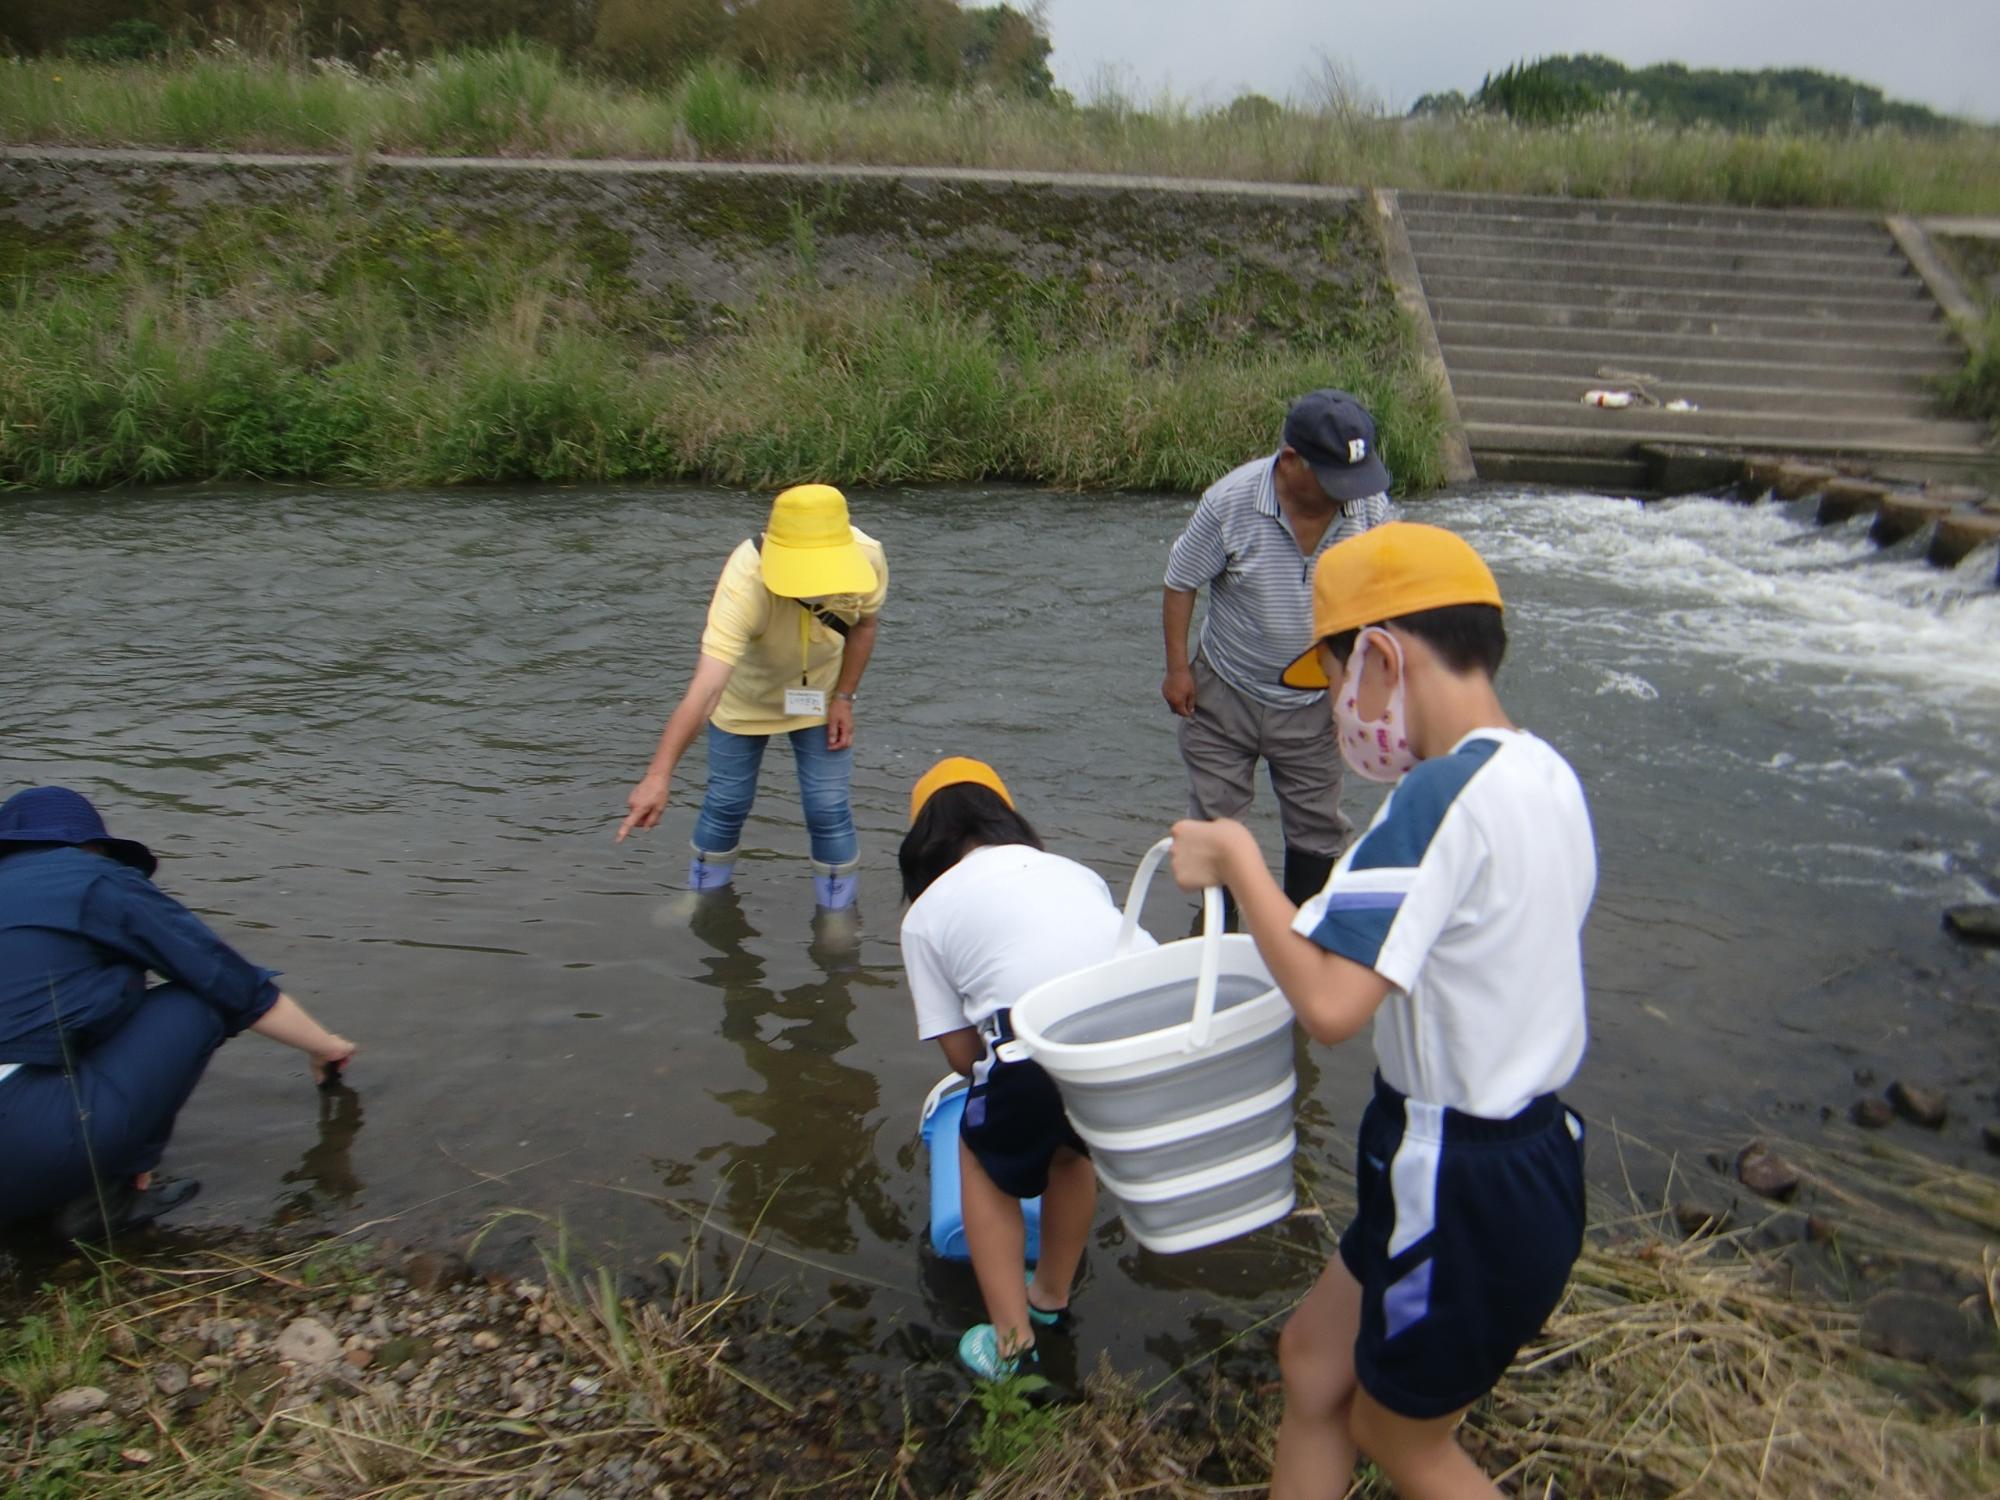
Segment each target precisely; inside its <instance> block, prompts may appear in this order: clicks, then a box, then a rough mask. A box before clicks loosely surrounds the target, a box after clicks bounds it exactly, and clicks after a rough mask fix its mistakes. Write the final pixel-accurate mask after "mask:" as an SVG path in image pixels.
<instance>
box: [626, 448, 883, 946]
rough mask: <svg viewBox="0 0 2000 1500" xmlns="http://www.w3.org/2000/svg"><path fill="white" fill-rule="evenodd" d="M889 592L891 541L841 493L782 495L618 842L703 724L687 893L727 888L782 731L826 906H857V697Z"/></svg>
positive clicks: (827, 488)
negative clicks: (886, 546) (700, 786)
mask: <svg viewBox="0 0 2000 1500" xmlns="http://www.w3.org/2000/svg"><path fill="white" fill-rule="evenodd" d="M888 595H889V564H888V561H887V559H886V558H885V557H884V556H883V553H882V544H881V543H880V542H878V541H876V540H875V539H874V538H873V537H871V536H869V535H868V534H867V533H865V532H863V531H862V530H861V529H860V528H859V527H857V526H854V525H851V524H850V523H849V521H848V519H847V500H846V498H845V497H844V496H843V495H842V494H841V493H840V491H839V490H837V489H835V488H834V487H833V486H832V485H827V484H801V485H794V486H793V487H792V488H791V489H788V490H786V491H785V492H784V493H783V494H781V495H779V496H778V498H777V499H776V500H775V501H773V502H772V505H771V516H770V521H769V524H768V525H767V526H766V528H765V530H764V533H763V535H762V536H761V537H757V538H753V539H752V540H749V541H746V542H744V543H742V544H741V545H740V546H738V547H737V549H736V550H735V552H733V553H732V554H731V555H730V558H729V561H728V562H727V563H726V564H724V566H723V569H722V577H721V578H720V579H719V580H718V581H717V583H716V586H715V595H714V597H713V598H712V599H711V600H710V602H709V606H708V623H707V626H706V628H704V629H703V631H702V636H701V655H700V658H699V659H698V660H697V662H696V664H695V670H694V677H693V679H692V680H691V681H690V682H689V683H688V687H687V691H686V692H685V693H683V694H682V695H681V700H680V702H679V704H678V705H676V706H675V708H674V711H673V714H672V716H671V717H670V718H669V719H668V720H667V726H666V728H665V729H664V730H663V731H662V732H661V734H660V743H659V747H658V748H657V749H656V750H654V752H653V759H652V763H651V764H650V765H649V766H647V768H646V774H645V775H644V776H643V777H642V778H640V781H639V784H638V785H637V786H635V787H633V788H632V791H631V793H630V794H629V795H628V796H627V797H626V799H625V800H626V814H625V821H624V822H623V823H622V824H621V825H620V826H619V829H618V839H619V842H621V843H622V842H623V841H624V839H625V836H626V835H627V834H628V833H630V832H632V831H633V830H634V829H635V828H651V827H653V825H654V824H656V823H658V822H659V821H660V815H661V814H662V813H663V812H665V811H666V807H667V798H668V787H669V784H670V783H671V782H672V780H673V774H674V768H675V767H676V766H677V765H679V764H680V759H681V756H682V755H683V754H684V753H686V751H687V748H688V746H689V745H690V744H692V743H693V742H694V738H695V736H696V735H697V734H699V733H700V732H701V731H702V729H703V726H704V725H705V726H706V727H707V738H708V789H707V793H706V795H705V796H704V798H703V800H702V807H701V814H700V816H699V818H698V819H697V820H696V822H695V828H694V838H693V841H692V843H693V851H694V852H693V858H692V859H691V860H690V861H689V865H688V885H689V887H690V888H691V889H694V890H697V891H702V890H713V889H716V888H717V887H720V886H724V885H727V884H728V883H729V881H730V878H731V877H732V875H733V874H734V873H735V867H736V849H737V843H738V840H739V838H740V836H741V834H742V832H743V824H744V822H745V820H746V819H748V817H749V816H750V808H751V805H752V803H753V802H755V800H756V796H757V773H758V770H759V768H760V767H761V766H762V764H763V760H764V747H765V745H766V743H767V742H768V741H769V740H770V739H771V737H772V736H773V735H779V734H782V735H784V736H786V737H787V738H788V739H789V740H790V741H791V745H792V755H793V758H794V760H796V761H797V763H798V773H799V800H800V802H801V803H802V804H803V806H804V809H805V820H806V831H807V833H808V834H809V835H810V837H811V840H812V861H813V885H814V890H815V892H816V894H817V896H818V899H819V904H820V906H821V907H823V908H826V909H829V910H833V911H839V910H843V909H845V908H847V907H849V906H851V905H852V904H853V902H854V893H855V884H856V881H855V869H856V866H857V865H858V863H859V858H858V856H859V853H860V846H859V843H858V841H857V840H856V838H855V834H854V812H853V808H852V806H851V804H850V802H849V800H848V789H849V780H850V777H851V775H852V770H853V758H854V756H853V745H854V698H855V692H856V690H857V689H858V688H859V687H860V686H861V674H862V673H863V672H864V671H865V670H867V667H868V658H869V655H870V653H871V652H872V651H873V650H874V649H875V634H876V621H877V619H878V618H879V617H880V614H881V610H882V605H883V602H884V601H885V600H886V599H887V598H888Z"/></svg>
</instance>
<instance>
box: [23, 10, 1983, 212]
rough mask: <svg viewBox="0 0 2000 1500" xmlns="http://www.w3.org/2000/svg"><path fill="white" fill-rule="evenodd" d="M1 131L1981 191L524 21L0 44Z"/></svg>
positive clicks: (1208, 171) (1941, 208) (52, 138)
mask: <svg viewBox="0 0 2000 1500" xmlns="http://www.w3.org/2000/svg"><path fill="white" fill-rule="evenodd" d="M1273 110H1275V113H1274V112H1273ZM0 140H4V141H7V142H10V143H15V144H27V143H37V142H40V143H63V144H98V145H159V146H177V147H201V148H206V149H215V150H226V149H295V150H327V149H345V148H347V147H348V146H363V147H372V148H375V149H380V150H385V151H395V152H403V153H425V152H430V153H462V152H481V153H486V152H492V153H499V154H503V155H562V154H568V155H577V156H593V157H615V156H640V157H647V156H662V155H664V156H671V157H683V158H684V157H708V158H724V159H758V160H779V161H804V162H828V163H857V164H869V163H876V164H894V165H918V166H921V165H933V166H968V167H987V168H994V169H999V170H1017V171H1097V172H1127V173H1139V174H1147V175H1162V176H1174V177H1204V178H1228V179H1238V180H1256V181H1277V182H1304V183H1321V184H1335V185H1344V186H1355V187H1360V186H1379V187H1407V188H1446V189H1461V190H1466V191H1483V192H1501V193H1560V194H1567V195H1571V196H1576V197H1585V198H1655V199H1663V200H1668V201H1681V202H1722V203H1739V204H1748V205H1757V206H1768V207H1814V208H1856V209H1871V210H1879V211H1894V212H1903V213H1935V214H1978V213H1994V212H2000V130H1995V129H1993V128H1990V127H1981V126H1972V125H1968V126H1965V127H1964V128H1962V129H1959V130H1956V131H1947V132H1943V133H1938V134H1930V133H1926V134H1916V133H1911V132H1905V131H1900V130H1896V129H1892V128H1878V129H1872V130H1854V131H1843V132H1840V133H1826V134H1810V133H1803V132H1789V133H1788V132H1785V131H1776V130H1773V131H1768V132H1747V131H1729V130H1724V129H1720V128H1716V127H1711V126H1692V127H1675V126H1667V125H1660V124H1655V123H1651V122H1649V121H1647V120H1645V119H1643V118H1639V117H1636V116H1632V115H1628V114H1622V113H1601V114H1593V115H1588V116H1585V117H1582V118H1577V119H1565V120H1560V121H1557V122H1554V123H1546V124H1536V123H1523V122H1520V121H1515V120H1510V119H1507V118H1506V117H1504V116H1502V115H1497V114H1491V113H1486V112H1481V111H1470V112H1466V113H1463V114H1454V115H1439V116H1430V117H1424V118H1416V119H1403V118H1391V117H1388V116H1385V115H1383V114H1382V113H1380V112H1379V110H1376V109H1373V108H1370V107H1364V106H1363V105H1359V104H1357V103H1356V102H1355V100H1354V98H1353V97H1351V95H1344V94H1341V93H1339V91H1334V92H1333V93H1330V94H1329V95H1328V97H1326V98H1325V99H1322V100H1321V101H1320V102H1319V103H1317V104H1315V105H1312V106H1310V107H1306V108H1297V107H1278V106H1273V107H1272V109H1271V110H1264V109H1257V110H1235V109H1229V108H1224V109H1205V108H1199V107H1196V106H1194V105H1192V104H1190V103H1188V102H1187V101H1185V100H1177V99H1172V98H1165V99H1160V100H1157V101H1154V102H1152V103H1150V104H1147V105H1144V106H1142V105H1140V104H1138V103H1136V102H1134V101H1132V100H1129V99H1123V98H1118V97H1116V96H1115V95H1107V96H1106V97H1104V98H1102V99H1099V100H1096V101H1093V102H1091V103H1089V104H1086V105H1083V106H1078V105H1075V104H1070V103H1066V102H1062V101H1059V100H1051V99H1036V98H1025V97H1021V96H1018V95H1012V94H1005V93H994V92H987V91H978V90H961V91H955V92H954V91H944V90H939V89H934V88H923V87H918V86H915V85H912V84H901V85H897V86H893V87H885V88H878V89H872V90H860V91H846V92H843V91H841V90H838V89H835V88H832V87H828V86H815V87H810V88H808V87H791V88H783V87H774V86H771V85H769V84H765V83H761V82H757V81H754V80H752V79H750V78H748V77H747V76H746V75H744V74H743V73H742V72H741V71H739V70H738V69H737V68H736V67H735V66H734V65H733V64H731V63H729V62H727V61H715V60H710V61H705V62H702V63H699V64H697V65H696V66H695V67H693V68H692V69H691V70H690V71H688V72H687V73H686V74H684V75H683V76H682V77H681V78H680V80H679V82H678V83H677V84H676V85H675V86H674V87H673V88H672V89H671V90H665V91H663V90H660V89H648V88H643V87H638V86H634V85H630V84H625V83H620V82H617V81H615V80H612V79H608V78H603V77H597V76H592V75H588V74H585V73H582V72H580V71H578V70H576V69H575V68H574V67H572V66H571V65H568V64H565V63H564V62H562V61H561V59H560V57H559V55H558V54H556V53H555V52H553V51H550V50H547V49H545V48H540V47H536V46H533V45H529V44H522V43H510V44H505V45H501V46H497V47H488V48H475V49H469V50H466V51H463V52H459V53H452V54H446V55H443V56H441V57H438V58H436V59H434V60H433V61H431V62H428V63H425V64H423V65H421V66H418V67H416V68H414V69H411V68H405V67H384V68H381V69H380V70H378V71H373V72H367V73H363V72H359V71H356V70H355V69H353V68H351V67H347V66H345V65H341V66H331V67H329V66H324V65H321V64H315V63H310V62H306V61H303V60H292V61H286V60H283V59H282V58H272V57H259V56H253V55H249V54H244V55H239V56H231V57H222V56H216V55H213V54H182V55H177V56H174V57H170V58H168V59H164V60H157V61H145V62H135V63H125V64H117V63H91V62H84V61H81V60H77V59H52V58H40V59H34V60H25V59H10V60H0Z"/></svg>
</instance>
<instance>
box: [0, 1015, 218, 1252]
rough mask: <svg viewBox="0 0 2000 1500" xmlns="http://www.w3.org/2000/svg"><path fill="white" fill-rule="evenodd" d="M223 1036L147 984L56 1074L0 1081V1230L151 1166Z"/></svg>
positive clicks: (214, 1023)
mask: <svg viewBox="0 0 2000 1500" xmlns="http://www.w3.org/2000/svg"><path fill="white" fill-rule="evenodd" d="M226 1035H228V1027H227V1026H226V1025H225V1023H224V1021H223V1018H222V1016H221V1015H220V1014H219V1013H217V1012H216V1010H215V1009H214V1008H213V1007H211V1006H210V1005H209V1004H208V1003H207V1002H206V1001H204V1000H203V999H201V997H200V996H198V995H196V994H195V993H194V992H193V991H192V990H189V989H187V988H186V987H185V986H182V985H178V984H161V985H155V986H154V987H153V988H152V989H150V990H148V991H147V992H146V998H145V1001H144V1002H143V1003H142V1004H141V1005H140V1006H139V1008H138V1009H137V1010H135V1011H134V1012H133V1013H132V1018H131V1019H130V1020H128V1021H127V1022H126V1023H125V1024H124V1025H123V1026H122V1027H120V1028H119V1029H118V1030H117V1031H116V1032H114V1033H113V1034H112V1035H111V1036H109V1037H108V1038H106V1039H105V1040H104V1041H102V1042H99V1043H98V1044H97V1046H95V1047H94V1048H92V1049H91V1050H90V1051H89V1052H86V1053H85V1054H84V1055H83V1056H82V1057H80V1058H78V1059H77V1061H76V1071H75V1073H74V1075H69V1074H65V1073H64V1072H63V1070H62V1069H61V1068H23V1069H21V1070H20V1072H18V1073H15V1074H14V1075H13V1076H12V1077H10V1078H8V1079H7V1080H6V1081H5V1082H4V1083H0V1161H4V1162H5V1163H6V1164H7V1165H6V1170H5V1171H4V1172H0V1222H5V1221H7V1220H10V1219H22V1218H27V1217H29V1216H30V1215H34V1214H43V1213H48V1212H49V1211H50V1210H52V1209H55V1208H57V1207H59V1206H60V1205H61V1204H62V1203H64V1202H65V1201H66V1200H68V1199H70V1198H74V1197H76V1196H78V1195H79V1194H82V1193H87V1192H89V1191H90V1186H91V1178H92V1175H93V1173H94V1174H95V1175H96V1177H97V1178H98V1180H100V1181H101V1182H102V1183H103V1184H104V1185H105V1186H106V1187H107V1188H109V1187H110V1186H111V1185H112V1184H113V1183H116V1182H119V1181H124V1180H129V1179H130V1178H131V1177H132V1176H133V1175H134V1174H136V1173H139V1172H150V1171H152V1170H153V1168H154V1167H156V1166H158V1165H159V1164H160V1158H161V1156H162V1155H164V1154H165V1152H166V1149H167V1138H168V1137H169V1136H170V1135H172V1134H173V1129H174V1117H175V1116H176V1115H178V1114H179V1113H180V1112H181V1106H182V1105H184V1104H186V1103H187V1101H188V1095H190V1094H192V1093H193V1092H194V1086H195V1084H196V1083H197V1082H199V1081H200V1079H201V1074H202V1070H203V1069H204V1068H206V1067H207V1066H208V1060H209V1058H210V1056H211V1055H213V1053H214V1052H215V1049H216V1048H217V1047H219V1046H221V1045H222V1039H223V1038H224V1037H225V1036H226Z"/></svg>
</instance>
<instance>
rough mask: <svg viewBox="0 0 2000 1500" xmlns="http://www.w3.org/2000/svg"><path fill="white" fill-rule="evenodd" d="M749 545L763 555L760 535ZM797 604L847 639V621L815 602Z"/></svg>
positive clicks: (800, 601)
mask: <svg viewBox="0 0 2000 1500" xmlns="http://www.w3.org/2000/svg"><path fill="white" fill-rule="evenodd" d="M750 545H751V546H753V547H755V548H756V549H757V555H758V556H759V557H762V556H763V555H764V539H763V538H762V537H761V536H753V537H751V538H750ZM799 606H800V608H802V609H804V610H805V612H806V613H807V614H809V615H811V616H812V617H813V618H814V619H815V620H817V621H819V622H820V624H822V625H824V626H825V627H826V628H827V629H828V630H831V631H832V632H833V633H834V634H835V635H837V636H839V637H840V638H841V639H842V640H843V641H844V640H846V639H847V633H848V632H849V631H850V630H852V629H853V628H854V627H853V626H852V625H850V624H848V623H847V621H845V620H843V619H841V618H840V616H839V615H836V614H830V613H828V612H827V611H826V610H824V609H821V608H820V607H819V606H818V605H817V604H807V603H806V601H805V600H803V599H801V600H799Z"/></svg>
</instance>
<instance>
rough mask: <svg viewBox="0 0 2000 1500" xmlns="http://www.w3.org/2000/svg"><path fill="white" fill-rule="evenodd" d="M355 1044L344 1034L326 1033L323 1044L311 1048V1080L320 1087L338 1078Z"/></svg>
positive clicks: (343, 1070) (353, 1051)
mask: <svg viewBox="0 0 2000 1500" xmlns="http://www.w3.org/2000/svg"><path fill="white" fill-rule="evenodd" d="M354 1053H355V1046H354V1043H352V1042H350V1041H349V1040H348V1039H347V1038H346V1037H344V1036H334V1035H332V1034H331V1033H329V1034H328V1036H327V1040H326V1042H325V1044H323V1045H321V1046H318V1047H315V1048H313V1049H312V1052H311V1054H310V1055H311V1057H312V1070H313V1082H314V1083H316V1084H318V1085H319V1086H320V1087H321V1088H325V1087H326V1086H327V1085H328V1084H330V1083H333V1082H335V1081H336V1080H338V1079H339V1077H340V1075H341V1074H342V1073H344V1072H345V1071H346V1070H347V1060H348V1059H349V1058H350V1057H352V1056H354Z"/></svg>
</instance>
